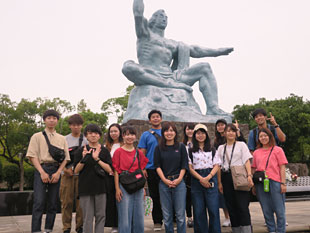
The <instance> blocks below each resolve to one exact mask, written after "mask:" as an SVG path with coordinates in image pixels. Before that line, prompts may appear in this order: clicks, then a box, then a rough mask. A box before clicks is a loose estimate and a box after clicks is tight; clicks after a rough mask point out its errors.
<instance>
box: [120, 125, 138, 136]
mask: <svg viewBox="0 0 310 233" xmlns="http://www.w3.org/2000/svg"><path fill="white" fill-rule="evenodd" d="M126 134H133V135H137V131H136V129H135V128H134V127H133V126H130V125H128V126H124V127H123V128H122V135H126Z"/></svg>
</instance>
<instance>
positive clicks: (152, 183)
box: [146, 169, 163, 224]
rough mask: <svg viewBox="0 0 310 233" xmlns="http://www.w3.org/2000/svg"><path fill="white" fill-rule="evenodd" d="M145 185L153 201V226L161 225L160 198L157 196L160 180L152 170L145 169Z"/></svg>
mask: <svg viewBox="0 0 310 233" xmlns="http://www.w3.org/2000/svg"><path fill="white" fill-rule="evenodd" d="M146 171H147V176H148V177H147V184H148V188H149V192H150V196H151V198H152V200H153V211H152V218H153V222H154V224H157V223H159V224H162V221H163V214H162V211H161V205H160V196H159V181H160V178H159V176H158V174H157V172H156V171H155V170H154V169H147V170H146Z"/></svg>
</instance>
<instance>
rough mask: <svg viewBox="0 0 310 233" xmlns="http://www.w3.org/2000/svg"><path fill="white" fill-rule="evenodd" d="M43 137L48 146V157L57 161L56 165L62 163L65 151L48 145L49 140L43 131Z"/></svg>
mask: <svg viewBox="0 0 310 233" xmlns="http://www.w3.org/2000/svg"><path fill="white" fill-rule="evenodd" d="M42 133H43V135H44V137H45V140H46V143H47V146H48V152H49V153H50V155H51V156H52V158H53V159H54V160H55V161H57V162H58V163H62V161H64V159H65V151H64V150H63V149H60V148H58V147H56V146H53V145H52V144H51V143H50V140H49V139H48V137H47V134H46V132H45V130H44V131H42Z"/></svg>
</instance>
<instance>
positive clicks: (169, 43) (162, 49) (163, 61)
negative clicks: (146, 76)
mask: <svg viewBox="0 0 310 233" xmlns="http://www.w3.org/2000/svg"><path fill="white" fill-rule="evenodd" d="M177 47H178V44H177V42H176V41H173V40H169V39H166V38H164V37H161V36H159V35H156V34H154V33H152V32H150V35H149V36H148V37H143V38H140V39H138V40H137V53H138V60H139V63H140V64H141V65H143V66H145V67H150V68H153V69H154V70H156V71H159V72H171V68H170V65H171V61H172V59H173V57H174V56H175V54H176V53H177Z"/></svg>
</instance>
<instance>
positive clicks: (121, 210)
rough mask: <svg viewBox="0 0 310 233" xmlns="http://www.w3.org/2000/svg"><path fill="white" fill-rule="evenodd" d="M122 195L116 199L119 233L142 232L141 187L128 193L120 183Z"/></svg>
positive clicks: (142, 208)
mask: <svg viewBox="0 0 310 233" xmlns="http://www.w3.org/2000/svg"><path fill="white" fill-rule="evenodd" d="M120 188H121V190H122V193H123V196H122V200H121V201H120V202H118V201H116V205H117V212H118V232H119V233H144V202H143V188H142V189H140V190H138V191H137V192H135V193H133V194H129V193H127V192H126V190H125V189H124V188H123V186H122V185H121V184H120Z"/></svg>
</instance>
